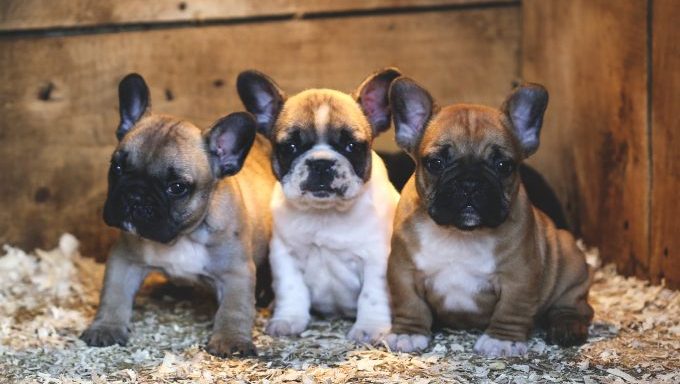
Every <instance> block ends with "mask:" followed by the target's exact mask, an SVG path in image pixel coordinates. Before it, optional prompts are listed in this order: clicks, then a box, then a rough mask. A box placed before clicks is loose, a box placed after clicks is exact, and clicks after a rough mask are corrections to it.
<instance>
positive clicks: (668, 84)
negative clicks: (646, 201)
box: [650, 0, 680, 287]
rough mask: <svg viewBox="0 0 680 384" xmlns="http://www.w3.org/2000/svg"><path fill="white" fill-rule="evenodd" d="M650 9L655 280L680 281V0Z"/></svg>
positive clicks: (655, 3)
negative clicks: (678, 200) (678, 195)
mask: <svg viewBox="0 0 680 384" xmlns="http://www.w3.org/2000/svg"><path fill="white" fill-rule="evenodd" d="M652 4H653V8H652V10H651V11H652V20H653V23H652V39H651V43H652V105H651V107H652V111H651V112H652V116H651V118H652V120H651V122H652V127H651V133H652V148H653V150H652V204H651V215H652V221H651V226H652V238H651V271H650V275H651V276H652V277H654V280H655V281H659V280H661V279H663V278H666V279H668V281H669V282H670V283H671V284H674V285H675V286H676V287H677V286H679V285H680V208H679V207H680V204H678V202H677V193H678V191H680V114H679V113H678V112H680V111H678V107H680V44H679V43H678V37H679V35H680V33H679V32H680V31H679V29H680V28H678V21H680V3H678V2H677V1H675V0H654V1H653V3H652Z"/></svg>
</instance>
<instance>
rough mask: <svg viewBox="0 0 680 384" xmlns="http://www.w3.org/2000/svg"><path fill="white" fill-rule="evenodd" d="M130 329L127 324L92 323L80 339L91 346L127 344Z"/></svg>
mask: <svg viewBox="0 0 680 384" xmlns="http://www.w3.org/2000/svg"><path fill="white" fill-rule="evenodd" d="M129 334H130V331H129V330H128V328H127V327H125V326H122V327H120V326H108V325H91V326H90V327H89V328H87V329H86V330H85V331H83V333H82V334H81V335H80V340H82V341H84V342H85V344H87V345H89V346H90V347H108V346H110V345H114V344H119V345H126V344H127V342H128V338H129Z"/></svg>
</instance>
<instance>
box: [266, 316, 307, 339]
mask: <svg viewBox="0 0 680 384" xmlns="http://www.w3.org/2000/svg"><path fill="white" fill-rule="evenodd" d="M308 322H309V320H307V319H305V318H286V319H276V318H274V319H271V320H269V324H267V329H266V330H265V332H266V333H267V334H268V335H269V336H297V335H299V334H300V333H302V331H304V330H305V329H307V323H308Z"/></svg>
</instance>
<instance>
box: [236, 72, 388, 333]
mask: <svg viewBox="0 0 680 384" xmlns="http://www.w3.org/2000/svg"><path fill="white" fill-rule="evenodd" d="M397 76H399V72H398V71H397V70H396V69H391V68H390V69H385V70H383V71H380V72H378V73H376V74H374V75H372V76H370V77H369V78H367V79H366V80H365V81H364V82H363V83H362V84H361V85H360V86H359V88H358V89H357V90H356V92H355V93H354V94H353V95H348V94H345V93H342V92H339V91H335V90H330V89H309V90H306V91H303V92H300V93H298V94H296V95H294V96H291V97H286V96H285V95H284V93H283V91H281V89H280V88H279V87H278V86H277V85H276V83H275V82H274V81H273V80H272V79H270V78H269V77H267V76H266V75H264V74H262V73H259V72H256V71H246V72H243V73H241V74H240V75H239V77H238V81H237V87H238V93H239V95H240V97H241V100H242V101H243V104H244V105H245V107H246V109H247V110H248V111H249V112H251V113H253V114H254V115H255V116H256V118H257V122H258V129H259V130H260V132H262V133H264V134H265V135H267V136H268V137H269V139H270V141H271V143H272V146H273V153H272V159H271V160H272V168H273V169H274V173H275V175H276V178H277V179H278V183H277V184H276V186H275V188H274V192H273V197H272V202H271V208H272V219H273V234H272V241H271V244H270V256H269V259H270V263H271V267H272V278H273V290H274V294H275V301H274V313H273V317H272V319H271V320H270V321H269V323H268V325H267V328H266V332H267V333H268V334H270V335H273V336H284V335H297V334H299V333H301V332H302V331H304V330H305V329H306V328H307V325H308V323H309V321H310V310H313V311H315V312H317V313H319V314H321V315H323V316H343V317H356V321H355V323H354V325H353V327H352V329H351V330H350V332H349V333H348V337H349V338H350V339H353V340H356V341H359V342H374V341H377V340H378V339H380V338H381V337H384V335H385V334H386V332H387V331H389V328H390V311H389V302H388V294H387V282H386V270H387V257H388V256H389V252H390V239H391V236H392V221H393V218H394V211H395V209H396V205H397V201H398V198H399V195H398V193H397V192H396V190H395V189H394V187H393V186H392V185H391V184H390V181H389V179H388V177H387V172H386V170H385V166H384V164H383V162H382V161H381V160H380V158H379V157H378V156H377V155H376V154H375V153H374V152H373V151H372V149H371V144H372V141H373V138H374V137H375V136H377V135H378V134H379V133H381V132H382V131H384V130H386V129H388V128H389V126H390V109H389V106H388V100H387V91H388V89H389V85H390V83H391V82H392V80H393V79H395V78H396V77H397Z"/></svg>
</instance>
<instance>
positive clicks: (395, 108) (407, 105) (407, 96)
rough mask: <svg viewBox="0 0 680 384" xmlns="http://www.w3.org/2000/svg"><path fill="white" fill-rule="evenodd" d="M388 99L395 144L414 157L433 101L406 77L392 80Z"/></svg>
mask: <svg viewBox="0 0 680 384" xmlns="http://www.w3.org/2000/svg"><path fill="white" fill-rule="evenodd" d="M389 97H390V105H391V106H392V113H393V114H394V128H395V130H396V139H397V144H398V145H399V146H400V147H401V148H402V149H403V150H405V151H406V152H408V153H410V154H411V155H414V154H415V151H416V149H417V147H418V143H419V142H420V139H421V138H422V136H423V133H424V132H425V127H426V126H427V123H428V122H429V121H430V118H431V117H432V112H433V110H434V108H435V104H434V100H433V99H432V96H430V94H429V92H427V91H426V90H425V89H424V88H423V87H421V86H420V85H418V83H416V82H415V81H413V80H411V79H409V78H407V77H400V78H398V79H396V80H394V82H393V83H392V86H391V87H390V96H389Z"/></svg>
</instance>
